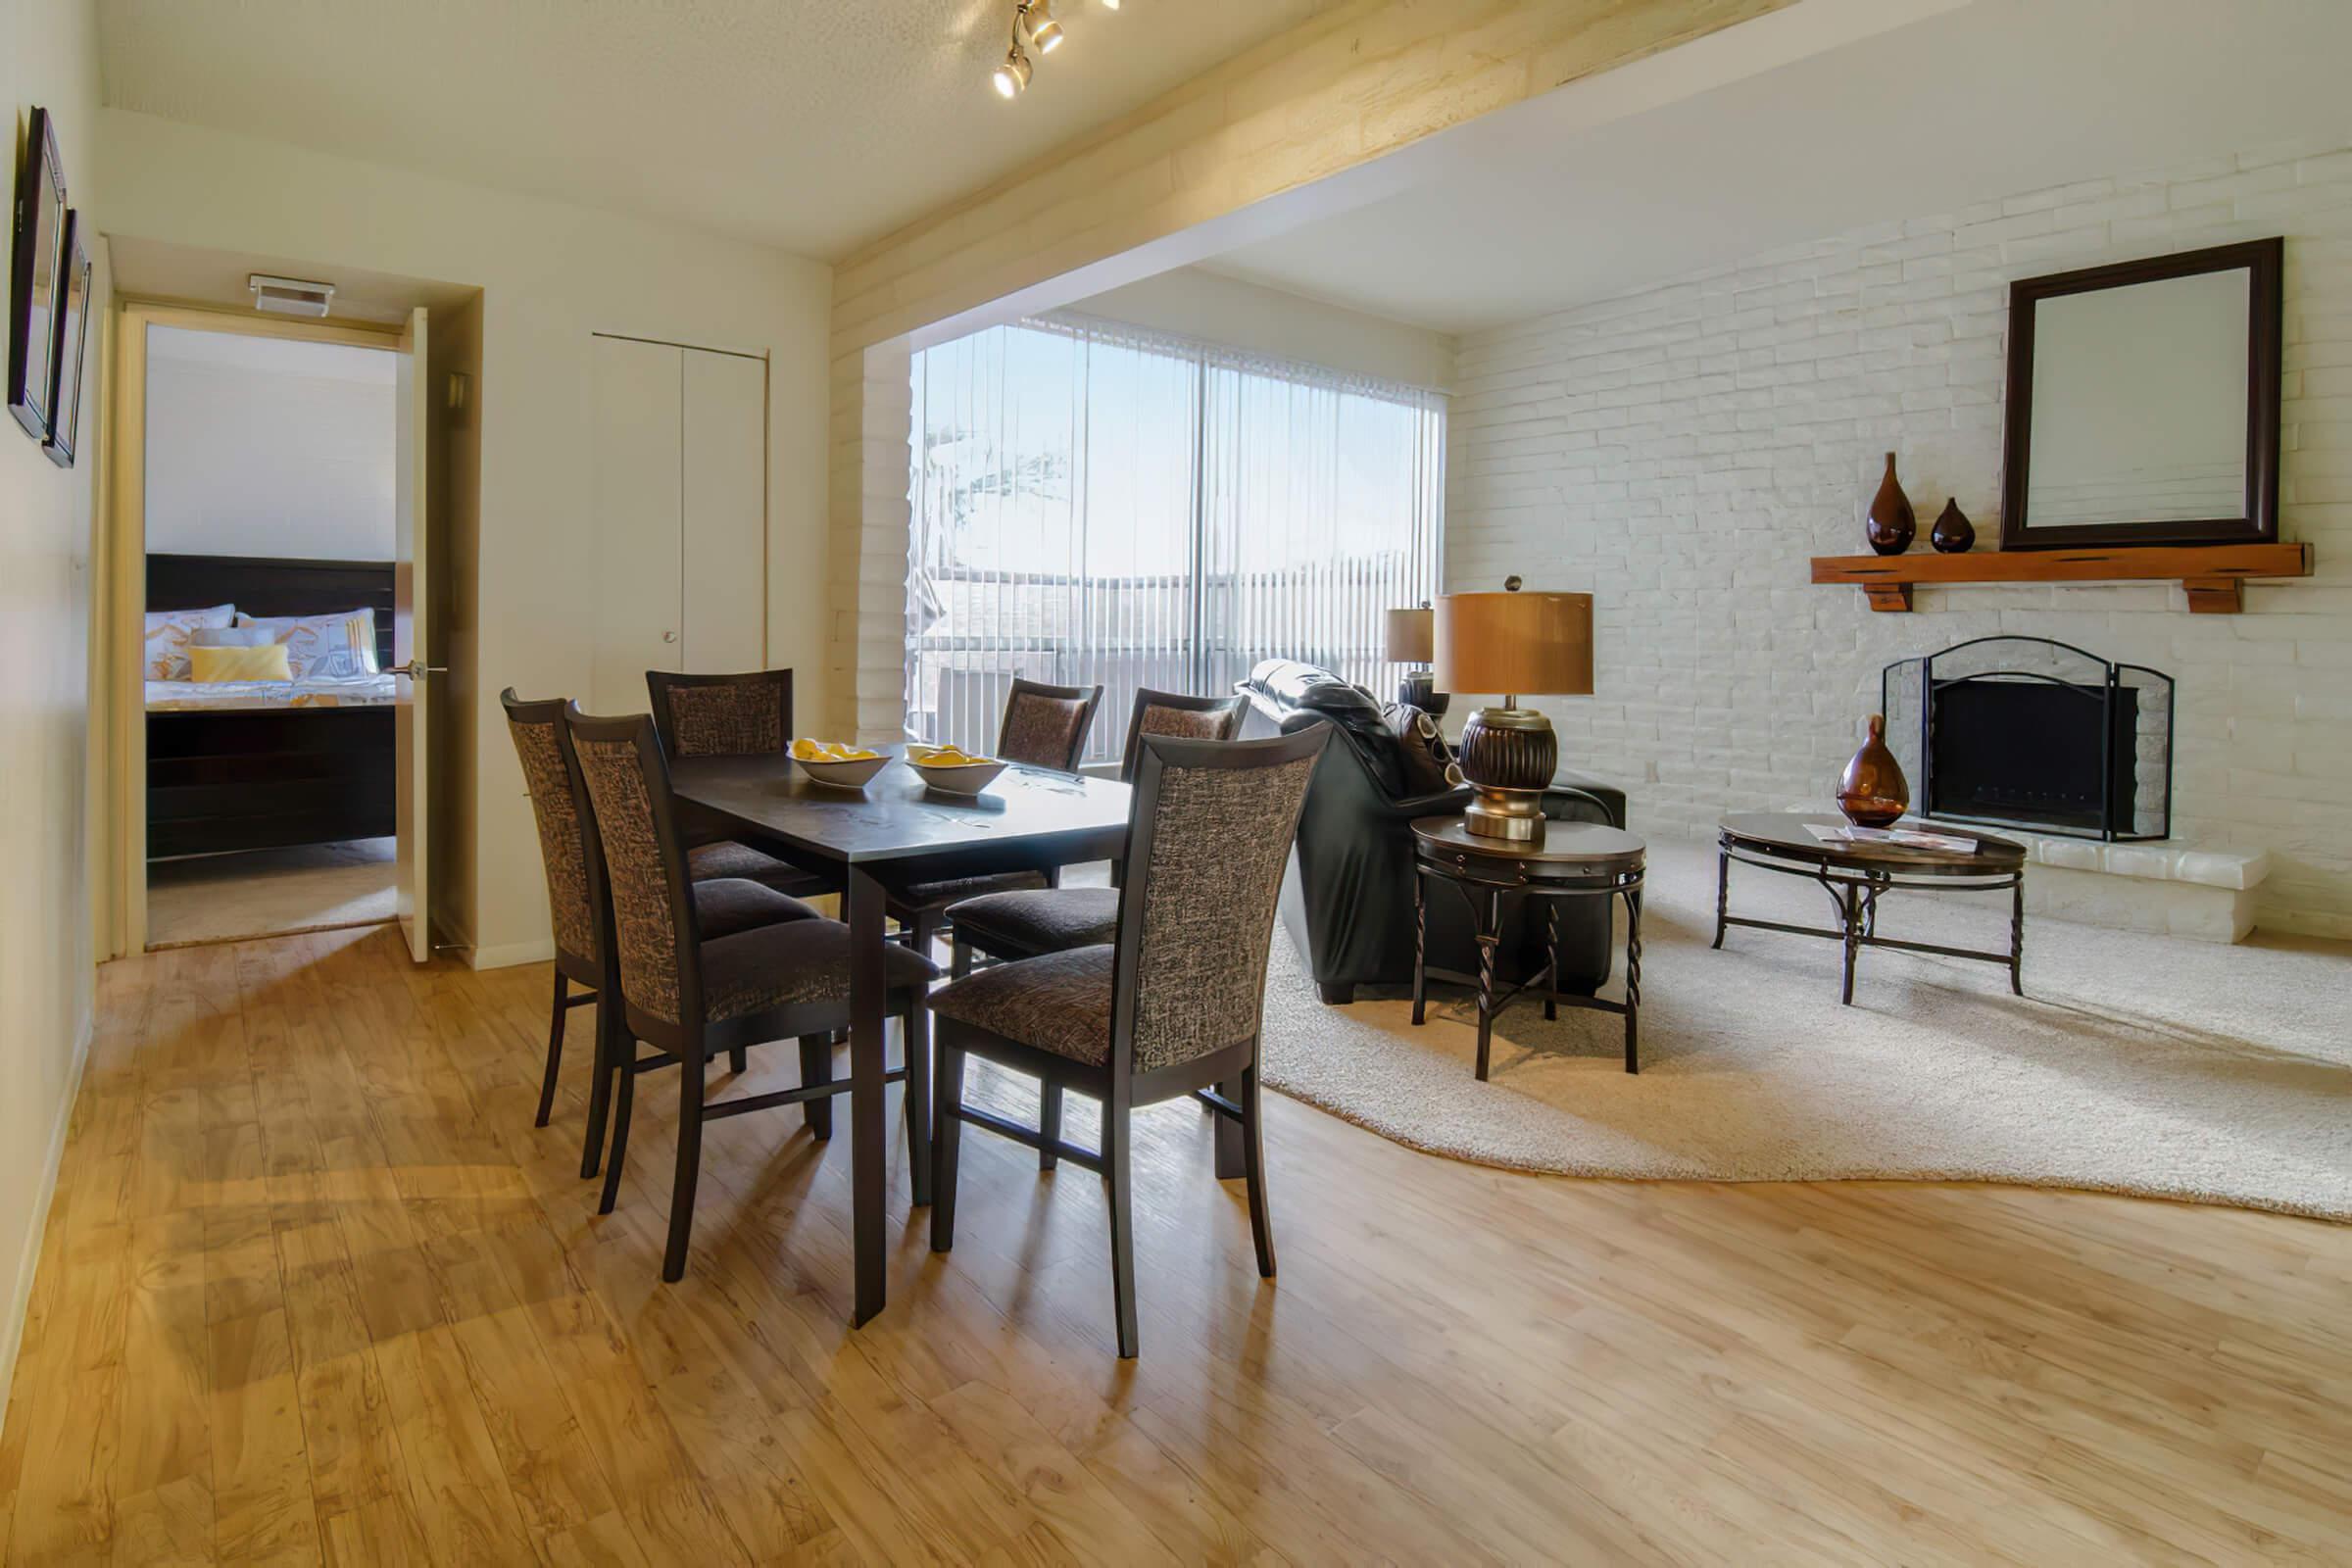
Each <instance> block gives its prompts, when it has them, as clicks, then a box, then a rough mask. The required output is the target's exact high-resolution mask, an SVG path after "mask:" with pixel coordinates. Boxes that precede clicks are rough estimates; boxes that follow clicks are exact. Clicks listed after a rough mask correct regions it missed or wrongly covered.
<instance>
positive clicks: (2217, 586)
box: [1813, 544, 2311, 615]
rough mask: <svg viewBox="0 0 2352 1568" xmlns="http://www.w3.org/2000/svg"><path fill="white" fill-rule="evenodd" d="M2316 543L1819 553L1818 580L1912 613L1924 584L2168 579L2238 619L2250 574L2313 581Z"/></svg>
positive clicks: (2197, 604) (2191, 601)
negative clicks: (2242, 592) (1915, 597)
mask: <svg viewBox="0 0 2352 1568" xmlns="http://www.w3.org/2000/svg"><path fill="white" fill-rule="evenodd" d="M2310 575H2311V546H2310V545H2308V544H2285V545H2141V546H2131V545H2124V546H2110V547H2108V548H2105V549H2100V550H1982V551H1970V552H1968V553H1967V554H1965V555H1957V556H1942V555H1936V554H1935V553H1933V552H1931V551H1925V550H1923V551H1919V552H1917V553H1916V554H1912V555H1902V556H1815V557H1814V558H1813V580H1814V581H1815V582H1830V583H1852V584H1854V585H1855V586H1856V587H1858V588H1860V589H1861V590H1862V591H1863V592H1864V593H1865V594H1867V595H1869V596H1870V608H1871V609H1873V610H1890V611H1904V610H1909V609H1910V608H1911V590H1912V588H1913V587H1914V586H1915V585H1917V584H1919V583H1927V584H1928V585H1930V586H1931V587H1947V586H1950V585H1952V584H1954V583H1971V582H2137V581H2144V580H2148V579H2152V578H2154V579H2169V580H2171V581H2174V582H2178V583H2179V584H2180V586H2181V587H2183V588H2185V589H2187V590H2188V608H2189V609H2190V610H2192V611H2196V612H2199V613H2206V614H2225V615H2230V614H2235V613H2237V612H2238V610H2239V609H2240V608H2241V605H2240V600H2239V596H2238V587H2239V585H2240V584H2241V583H2243V582H2244V581H2245V580H2246V579H2247V578H2248V577H2308V576H2310Z"/></svg>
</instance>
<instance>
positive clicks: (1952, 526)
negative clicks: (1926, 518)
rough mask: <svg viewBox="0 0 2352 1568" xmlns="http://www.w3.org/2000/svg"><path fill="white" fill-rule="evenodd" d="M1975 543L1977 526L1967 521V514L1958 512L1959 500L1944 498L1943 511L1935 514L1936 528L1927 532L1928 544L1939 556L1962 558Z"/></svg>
mask: <svg viewBox="0 0 2352 1568" xmlns="http://www.w3.org/2000/svg"><path fill="white" fill-rule="evenodd" d="M1976 542H1977V525H1976V524H1975V523H1973V522H1971V521H1969V520H1968V514H1967V513H1965V512H1962V511H1961V510H1960V498H1959V497H1958V496H1946V497H1944V499H1943V511H1942V512H1940V513H1938V514H1936V526H1935V527H1933V528H1931V529H1929V530H1928V543H1930V544H1932V545H1934V546H1935V547H1936V551H1937V552H1938V553H1939V554H1942V555H1946V556H1964V555H1966V554H1968V552H1969V551H1970V550H1971V549H1972V548H1974V546H1975V545H1976Z"/></svg>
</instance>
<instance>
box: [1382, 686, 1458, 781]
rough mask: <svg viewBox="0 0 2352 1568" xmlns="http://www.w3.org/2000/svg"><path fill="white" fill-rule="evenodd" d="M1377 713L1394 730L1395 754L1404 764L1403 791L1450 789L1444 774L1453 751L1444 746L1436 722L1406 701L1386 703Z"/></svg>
mask: <svg viewBox="0 0 2352 1568" xmlns="http://www.w3.org/2000/svg"><path fill="white" fill-rule="evenodd" d="M1380 712H1381V717H1383V718H1385V719H1387V720H1388V724H1389V728H1391V729H1393V730H1395V731H1396V732H1397V756H1398V758H1399V759H1401V760H1402V761H1403V764H1404V788H1405V793H1406V794H1408V795H1435V794H1437V793H1438V792H1439V791H1441V790H1448V789H1451V788H1453V786H1452V784H1451V783H1449V782H1448V781H1447V780H1446V763H1448V762H1450V761H1452V760H1453V752H1452V750H1451V749H1450V748H1448V747H1447V746H1446V736H1445V734H1444V733H1443V732H1442V731H1440V730H1439V728H1438V721H1437V720H1436V719H1434V718H1432V717H1430V716H1429V715H1428V714H1427V713H1425V712H1423V711H1421V710H1420V709H1418V708H1414V707H1412V706H1411V705H1410V704H1406V703H1389V704H1385V705H1384V706H1383V707H1382V708H1381V711H1380Z"/></svg>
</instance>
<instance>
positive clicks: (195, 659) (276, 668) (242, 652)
mask: <svg viewBox="0 0 2352 1568" xmlns="http://www.w3.org/2000/svg"><path fill="white" fill-rule="evenodd" d="M188 664H189V669H190V671H191V673H192V675H193V677H194V678H195V679H197V680H199V681H223V680H292V679H293V678H294V673H293V670H292V669H291V668H290V667H289V666H288V664H287V661H286V645H285V644H284V643H267V644H264V645H263V646H262V647H259V648H204V647H197V648H191V649H189V650H188Z"/></svg>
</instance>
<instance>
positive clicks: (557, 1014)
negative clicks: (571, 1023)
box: [531, 969, 566, 1127]
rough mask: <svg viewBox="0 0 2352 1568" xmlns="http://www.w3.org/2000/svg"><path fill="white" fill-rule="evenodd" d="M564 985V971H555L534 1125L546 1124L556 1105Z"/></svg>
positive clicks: (562, 1035)
mask: <svg viewBox="0 0 2352 1568" xmlns="http://www.w3.org/2000/svg"><path fill="white" fill-rule="evenodd" d="M565 991H566V986H565V984H564V971H563V970H561V969H558V970H557V971H556V1005H555V1010H554V1011H553V1012H552V1013H550V1014H549V1015H548V1020H547V1069H546V1071H544V1072H542V1073H541V1074H540V1075H539V1114H538V1116H537V1117H536V1118H534V1119H533V1120H532V1122H531V1125H532V1126H534V1127H544V1126H546V1125H547V1118H548V1113H549V1112H550V1111H552V1110H554V1109H555V1107H556V1069H557V1068H558V1067H560V1066H561V1065H562V1064H563V1061H564V995H565Z"/></svg>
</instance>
